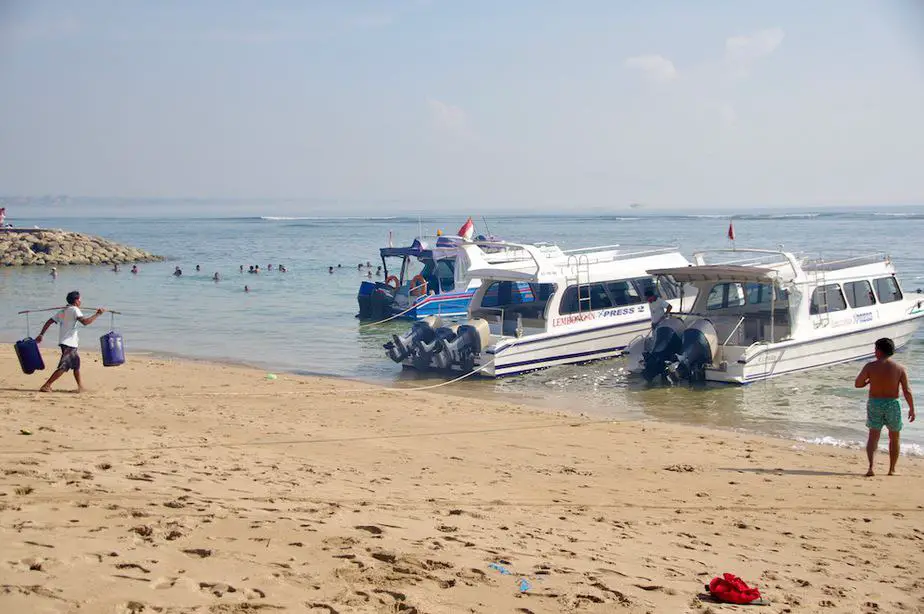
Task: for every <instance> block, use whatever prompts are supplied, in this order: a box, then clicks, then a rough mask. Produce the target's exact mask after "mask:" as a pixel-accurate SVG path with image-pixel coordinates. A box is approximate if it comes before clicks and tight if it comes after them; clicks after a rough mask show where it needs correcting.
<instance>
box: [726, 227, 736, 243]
mask: <svg viewBox="0 0 924 614" xmlns="http://www.w3.org/2000/svg"><path fill="white" fill-rule="evenodd" d="M728 240H729V241H734V240H735V226H734V224H732V222H728Z"/></svg>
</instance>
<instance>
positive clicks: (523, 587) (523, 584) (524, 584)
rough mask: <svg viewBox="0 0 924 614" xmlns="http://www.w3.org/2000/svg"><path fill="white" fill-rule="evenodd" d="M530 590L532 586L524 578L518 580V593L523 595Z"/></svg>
mask: <svg viewBox="0 0 924 614" xmlns="http://www.w3.org/2000/svg"><path fill="white" fill-rule="evenodd" d="M531 588H532V584H530V583H529V580H527V579H526V578H520V592H521V593H525V592H526V591H528V590H529V589H531Z"/></svg>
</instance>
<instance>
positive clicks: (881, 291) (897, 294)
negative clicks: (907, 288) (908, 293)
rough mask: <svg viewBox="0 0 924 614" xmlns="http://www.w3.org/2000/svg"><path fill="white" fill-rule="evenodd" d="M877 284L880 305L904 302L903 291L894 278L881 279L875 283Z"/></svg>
mask: <svg viewBox="0 0 924 614" xmlns="http://www.w3.org/2000/svg"><path fill="white" fill-rule="evenodd" d="M873 283H874V284H876V295H877V296H878V297H879V302H880V303H894V302H895V301H900V300H902V290H901V288H899V287H898V282H897V281H895V278H894V277H880V278H879V279H877V280H875V281H873Z"/></svg>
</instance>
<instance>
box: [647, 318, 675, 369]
mask: <svg viewBox="0 0 924 614" xmlns="http://www.w3.org/2000/svg"><path fill="white" fill-rule="evenodd" d="M682 333H683V322H682V321H681V320H680V319H678V318H664V319H663V320H661V323H660V324H658V326H657V328H655V329H654V332H653V333H652V334H651V337H649V339H648V340H647V343H646V345H645V352H644V353H643V354H642V359H643V361H644V363H645V367H644V369H643V370H642V377H644V378H645V380H646V381H649V382H650V381H651V380H653V379H654V378H656V377H657V376H659V375H664V374H665V373H666V371H667V366H668V365H669V364H670V363H672V362H674V361H675V360H676V359H677V354H679V353H680V351H681V350H682V348H683V340H682V338H681V334H682Z"/></svg>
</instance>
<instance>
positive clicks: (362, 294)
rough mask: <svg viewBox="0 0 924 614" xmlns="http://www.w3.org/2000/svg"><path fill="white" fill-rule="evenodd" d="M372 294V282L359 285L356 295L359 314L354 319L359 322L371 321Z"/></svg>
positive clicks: (373, 288) (373, 284)
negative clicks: (357, 319)
mask: <svg viewBox="0 0 924 614" xmlns="http://www.w3.org/2000/svg"><path fill="white" fill-rule="evenodd" d="M373 292H375V282H374V281H364V282H362V283H361V284H359V293H358V294H357V295H356V302H357V303H359V314H357V316H356V317H357V318H359V319H360V320H371V319H372V293H373Z"/></svg>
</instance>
